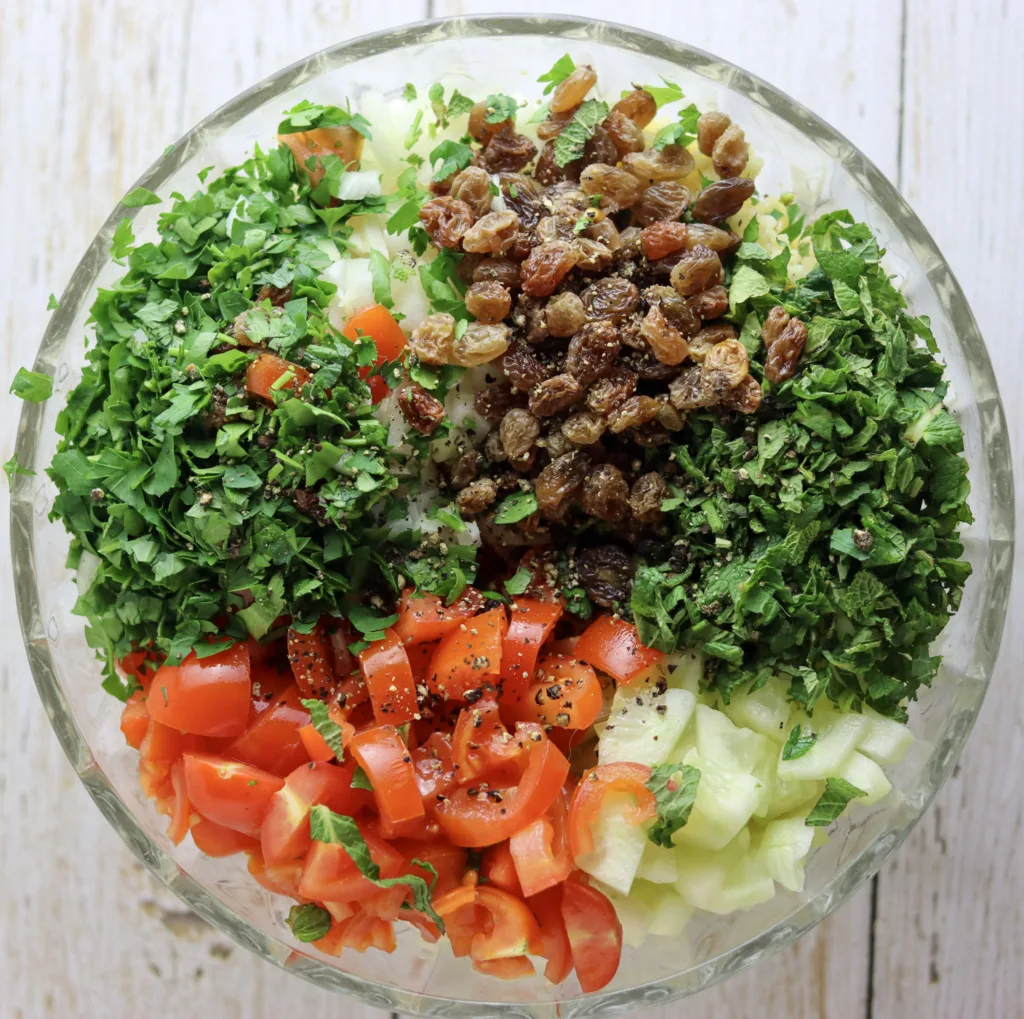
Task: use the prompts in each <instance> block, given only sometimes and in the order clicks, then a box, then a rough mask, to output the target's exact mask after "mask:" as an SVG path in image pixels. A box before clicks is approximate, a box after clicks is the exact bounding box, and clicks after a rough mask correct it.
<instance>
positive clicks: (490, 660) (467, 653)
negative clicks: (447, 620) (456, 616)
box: [427, 605, 508, 700]
mask: <svg viewBox="0 0 1024 1019" xmlns="http://www.w3.org/2000/svg"><path fill="white" fill-rule="evenodd" d="M463 625H464V626H465V627H466V629H465V630H463V629H462V626H463ZM507 628H508V617H507V616H506V615H505V609H504V608H503V607H502V606H500V605H499V606H498V607H497V608H493V609H488V611H486V612H483V613H481V614H480V615H478V616H474V617H473V619H472V620H471V621H470V622H469V623H464V624H460V626H459V628H458V629H456V630H454V631H453V632H452V633H450V634H448V636H447V637H445V638H444V639H443V640H442V641H441V643H440V644H438V646H437V651H435V652H434V659H433V661H432V662H431V663H430V675H429V676H428V677H427V687H428V688H429V689H430V691H431V692H432V693H435V694H438V695H439V696H440V697H443V698H445V699H447V700H465V697H466V694H467V692H468V691H470V690H479V689H481V688H483V687H484V686H485V685H486V684H488V683H493V684H496V683H497V681H498V677H499V676H500V675H501V648H502V641H503V640H504V637H505V631H506V630H507Z"/></svg>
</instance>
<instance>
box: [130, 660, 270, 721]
mask: <svg viewBox="0 0 1024 1019" xmlns="http://www.w3.org/2000/svg"><path fill="white" fill-rule="evenodd" d="M251 693H252V684H251V682H250V679H249V649H248V647H247V646H246V645H245V644H232V645H231V647H229V648H227V649H226V650H224V651H221V652H220V653H219V654H215V655H211V656H210V657H208V658H197V657H196V654H195V652H194V651H193V652H192V653H191V654H190V655H189V656H188V657H187V658H186V659H185V660H184V661H183V662H182V663H181V665H162V666H161V667H160V668H159V669H158V670H157V674H156V676H155V677H154V678H153V683H152V686H151V689H150V693H149V697H148V699H147V702H146V703H147V704H148V705H149V713H150V714H151V715H152V716H153V717H154V718H155V719H156V720H157V721H158V722H160V723H161V724H162V725H169V726H171V728H172V729H177V730H178V731H179V732H189V733H194V734H195V735H198V736H237V735H239V734H240V733H242V732H244V731H245V726H246V723H247V722H248V721H249V697H250V695H251Z"/></svg>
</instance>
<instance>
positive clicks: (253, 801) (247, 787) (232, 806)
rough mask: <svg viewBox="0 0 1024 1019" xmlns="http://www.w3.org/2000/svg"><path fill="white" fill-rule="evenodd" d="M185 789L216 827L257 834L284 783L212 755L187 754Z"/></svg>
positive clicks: (259, 770) (257, 770)
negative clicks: (268, 808)
mask: <svg viewBox="0 0 1024 1019" xmlns="http://www.w3.org/2000/svg"><path fill="white" fill-rule="evenodd" d="M182 760H183V762H184V765H185V788H186V789H187V791H188V798H189V800H190V801H191V803H192V806H193V807H194V808H195V809H196V810H197V811H198V812H199V813H200V814H201V815H202V816H203V817H206V818H209V820H211V821H213V822H214V823H216V824H219V825H223V826H224V827H225V828H232V829H233V830H234V831H240V832H243V833H244V834H246V835H254V836H255V835H258V834H259V830H260V823H261V822H262V821H263V815H264V814H266V812H267V807H268V806H269V805H270V799H271V797H272V796H273V795H274V793H276V792H277V790H278V789H280V788H281V787H282V786H283V785H284V782H283V780H282V779H280V778H278V777H277V775H271V774H270V772H267V771H263V770H261V769H260V768H254V767H252V765H250V764H240V763H239V762H238V761H229V760H227V759H226V758H223V757H214V756H212V755H210V754H185V755H184V757H183V758H182Z"/></svg>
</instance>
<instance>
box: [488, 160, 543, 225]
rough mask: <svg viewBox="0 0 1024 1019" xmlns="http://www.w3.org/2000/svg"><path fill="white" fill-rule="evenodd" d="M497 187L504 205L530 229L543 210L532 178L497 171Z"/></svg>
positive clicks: (535, 223)
mask: <svg viewBox="0 0 1024 1019" xmlns="http://www.w3.org/2000/svg"><path fill="white" fill-rule="evenodd" d="M498 187H499V188H500V189H501V196H502V198H503V199H504V202H505V207H506V208H507V209H508V210H509V211H510V212H514V213H515V214H516V215H517V216H518V217H519V222H520V223H522V225H523V226H524V227H525V228H526V229H527V230H532V229H533V228H534V227H535V226H536V225H537V221H538V220H539V219H540V218H541V216H543V215H544V212H545V210H544V206H543V205H541V203H540V199H539V197H538V195H537V185H536V183H535V182H534V180H533V178H531V177H527V176H525V175H524V174H521V173H499V174H498Z"/></svg>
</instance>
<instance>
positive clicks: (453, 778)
mask: <svg viewBox="0 0 1024 1019" xmlns="http://www.w3.org/2000/svg"><path fill="white" fill-rule="evenodd" d="M411 756H412V766H413V770H414V771H415V774H416V786H417V788H418V789H419V793H420V797H421V798H422V800H423V805H424V807H425V808H426V810H427V811H428V813H429V812H431V811H432V810H433V809H434V807H436V806H437V804H438V802H439V800H438V797H439V796H441V797H443V796H444V795H445V794H446V793H447V792H449V790H451V789H452V788H453V787H454V786H455V785H457V784H458V777H457V775H456V772H455V766H454V762H453V761H452V748H451V745H450V744H449V743H448V741H447V740H446V739H445V738H444V737H443V736H442V735H441V734H440V733H439V732H434V733H431V734H430V736H429V737H428V738H427V741H426V743H424V744H423V746H420V747H417V748H416V749H415V750H413V751H412V752H411Z"/></svg>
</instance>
